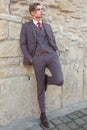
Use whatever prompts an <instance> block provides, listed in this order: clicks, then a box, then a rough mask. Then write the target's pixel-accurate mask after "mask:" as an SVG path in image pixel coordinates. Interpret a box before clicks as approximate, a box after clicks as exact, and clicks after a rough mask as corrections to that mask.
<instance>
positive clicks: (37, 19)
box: [33, 18, 42, 22]
mask: <svg viewBox="0 0 87 130" xmlns="http://www.w3.org/2000/svg"><path fill="white" fill-rule="evenodd" d="M33 19H34V20H35V21H37V22H39V21H41V20H42V19H41V18H33Z"/></svg>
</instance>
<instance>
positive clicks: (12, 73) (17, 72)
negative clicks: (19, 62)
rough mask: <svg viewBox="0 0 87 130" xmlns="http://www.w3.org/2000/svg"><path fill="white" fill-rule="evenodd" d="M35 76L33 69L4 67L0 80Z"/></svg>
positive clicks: (0, 73)
mask: <svg viewBox="0 0 87 130" xmlns="http://www.w3.org/2000/svg"><path fill="white" fill-rule="evenodd" d="M31 74H34V71H33V68H32V67H29V68H28V67H24V66H15V67H2V68H1V69H0V78H7V77H16V76H17V77H18V76H21V75H22V76H23V75H26V76H28V77H30V76H31Z"/></svg>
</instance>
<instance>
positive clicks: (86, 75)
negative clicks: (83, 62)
mask: <svg viewBox="0 0 87 130" xmlns="http://www.w3.org/2000/svg"><path fill="white" fill-rule="evenodd" d="M83 75H84V80H83V81H84V84H83V85H84V90H83V97H84V100H87V67H84V74H83Z"/></svg>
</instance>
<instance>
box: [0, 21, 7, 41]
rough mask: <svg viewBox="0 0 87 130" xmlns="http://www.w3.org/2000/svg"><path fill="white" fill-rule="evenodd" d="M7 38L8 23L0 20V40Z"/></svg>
mask: <svg viewBox="0 0 87 130" xmlns="http://www.w3.org/2000/svg"><path fill="white" fill-rule="evenodd" d="M7 37H8V22H7V21H5V20H0V40H4V39H7Z"/></svg>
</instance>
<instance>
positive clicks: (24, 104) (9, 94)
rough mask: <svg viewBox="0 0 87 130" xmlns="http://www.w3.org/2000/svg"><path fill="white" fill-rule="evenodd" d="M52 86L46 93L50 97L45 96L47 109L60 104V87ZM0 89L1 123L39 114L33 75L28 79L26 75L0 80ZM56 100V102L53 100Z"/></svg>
mask: <svg viewBox="0 0 87 130" xmlns="http://www.w3.org/2000/svg"><path fill="white" fill-rule="evenodd" d="M52 87H53V88H50V89H49V93H48V96H51V97H52V98H48V96H47V97H46V107H47V110H48V111H49V110H54V109H58V108H59V106H60V98H59V94H61V93H60V88H59V89H58V88H56V87H54V86H52ZM0 90H1V94H0V124H1V125H4V124H7V123H9V122H11V121H12V120H13V119H14V120H17V119H22V118H25V117H32V116H35V115H36V116H37V115H39V106H38V102H37V90H36V80H35V77H34V76H31V78H30V80H29V79H28V77H27V76H23V77H21V76H19V77H14V78H6V79H3V80H0ZM31 93H32V94H31ZM51 94H55V96H54V97H53V96H52V95H51ZM57 97H58V100H57ZM56 100H57V102H55V101H56ZM58 101H59V102H58ZM49 104H51V105H49ZM52 104H54V105H52ZM19 115H20V116H19Z"/></svg>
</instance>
